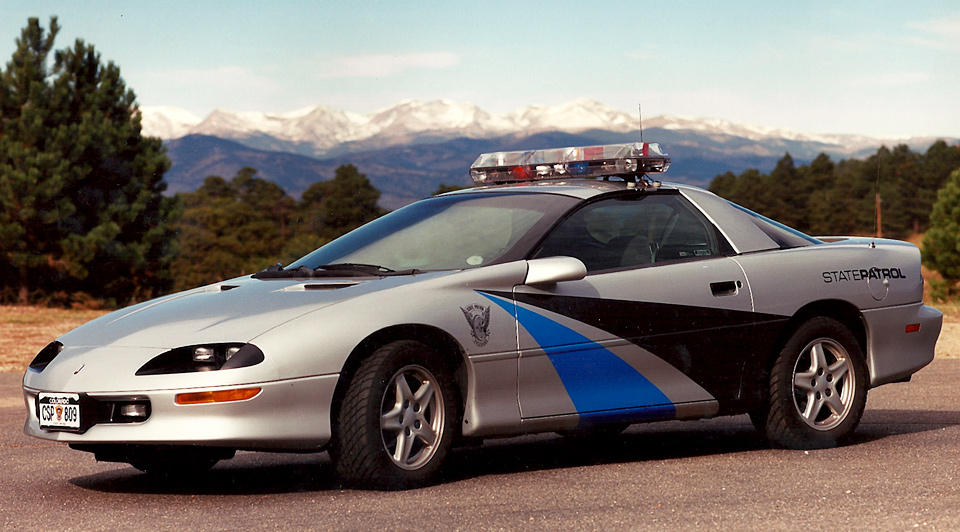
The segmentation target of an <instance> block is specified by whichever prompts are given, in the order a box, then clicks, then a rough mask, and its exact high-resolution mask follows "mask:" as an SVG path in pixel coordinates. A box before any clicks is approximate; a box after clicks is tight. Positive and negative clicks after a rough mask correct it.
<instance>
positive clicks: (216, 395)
mask: <svg viewBox="0 0 960 532" xmlns="http://www.w3.org/2000/svg"><path fill="white" fill-rule="evenodd" d="M259 394H260V388H239V389H236V390H217V391H213V392H191V393H178V394H177V396H176V397H175V398H174V402H176V403H177V404H178V405H200V404H207V403H230V402H233V401H246V400H247V399H253V398H254V397H256V396H257V395H259Z"/></svg>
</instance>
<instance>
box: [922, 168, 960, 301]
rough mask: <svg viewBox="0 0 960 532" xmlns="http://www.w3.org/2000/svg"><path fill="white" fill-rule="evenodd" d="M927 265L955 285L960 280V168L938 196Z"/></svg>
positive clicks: (927, 242) (927, 243) (925, 247)
mask: <svg viewBox="0 0 960 532" xmlns="http://www.w3.org/2000/svg"><path fill="white" fill-rule="evenodd" d="M923 264H924V265H925V266H927V267H928V268H932V269H934V270H936V271H937V272H939V273H940V275H941V276H943V278H944V280H945V281H947V283H949V285H951V286H952V285H954V284H956V282H957V281H958V280H960V169H958V170H956V171H955V172H953V173H952V174H950V177H949V178H948V179H947V182H946V183H945V184H944V186H943V188H941V189H940V191H939V193H938V194H937V202H936V203H935V204H934V206H933V213H932V214H931V215H930V229H929V230H928V231H927V233H926V234H925V235H924V237H923Z"/></svg>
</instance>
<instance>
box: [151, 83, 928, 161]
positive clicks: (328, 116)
mask: <svg viewBox="0 0 960 532" xmlns="http://www.w3.org/2000/svg"><path fill="white" fill-rule="evenodd" d="M141 113H142V124H143V131H144V134H147V135H150V136H158V137H160V138H162V139H165V140H173V139H176V138H180V137H183V136H186V135H189V134H200V135H208V136H215V137H220V138H224V139H230V140H234V141H237V142H240V143H241V144H245V145H247V146H249V147H251V148H257V149H267V150H274V151H285V152H289V153H298V154H301V155H307V156H311V157H318V158H324V157H328V156H336V155H339V154H343V153H349V152H356V151H366V150H369V149H375V148H376V149H379V148H384V147H388V146H394V145H403V144H410V143H424V142H438V141H443V140H449V139H453V138H459V137H466V138H496V137H502V136H505V135H509V134H527V135H529V134H534V133H540V132H544V131H564V132H567V133H579V132H583V131H589V130H605V131H613V132H618V133H627V132H631V131H633V132H637V134H638V135H639V120H638V118H637V117H636V116H631V115H630V114H628V113H626V112H623V111H620V110H617V109H614V108H612V107H610V106H607V105H605V104H602V103H600V102H597V101H594V100H589V99H585V98H581V99H578V100H573V101H570V102H566V103H562V104H558V105H553V106H543V105H532V106H529V107H525V108H523V109H518V110H515V111H510V112H507V113H500V114H492V113H488V112H486V111H484V110H482V109H480V108H479V107H477V106H476V105H473V104H469V103H458V102H454V101H452V100H434V101H430V102H420V101H417V100H406V101H402V102H400V103H398V104H396V105H393V106H389V107H386V108H383V109H379V110H376V111H374V112H372V113H368V114H359V113H352V112H348V111H341V110H338V109H334V108H331V107H326V106H322V105H317V106H313V107H306V108H302V109H298V110H295V111H291V112H287V113H268V112H259V111H245V112H235V111H229V110H226V109H216V110H214V111H213V112H211V113H210V114H209V115H207V116H206V117H205V118H202V119H201V118H200V117H197V116H196V115H193V114H192V113H189V112H188V111H185V110H182V109H177V108H172V107H144V108H142V109H141ZM644 128H645V129H655V128H659V129H665V130H675V131H695V132H697V133H700V134H706V135H728V136H733V137H742V138H746V139H749V140H754V141H767V140H772V139H786V140H792V141H808V142H816V143H820V144H824V145H828V146H830V151H832V152H834V153H838V154H845V155H847V156H852V155H854V154H855V153H857V152H859V151H862V150H863V149H864V148H867V147H877V146H880V145H883V144H888V145H892V144H899V143H907V144H923V143H926V144H930V143H932V142H933V139H932V138H923V137H917V138H906V139H895V138H888V139H877V138H872V137H867V136H864V135H844V134H817V133H802V132H797V131H793V130H789V129H785V128H775V127H766V126H757V125H752V124H743V123H736V122H731V121H728V120H722V119H714V118H691V117H682V116H669V115H662V116H656V117H652V118H648V119H646V120H645V121H644Z"/></svg>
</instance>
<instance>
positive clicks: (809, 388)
mask: <svg viewBox="0 0 960 532" xmlns="http://www.w3.org/2000/svg"><path fill="white" fill-rule="evenodd" d="M867 387H868V379H867V366H866V363H865V362H864V357H863V352H862V351H861V349H860V344H859V343H858V342H857V340H856V338H854V336H853V334H852V333H851V332H850V331H849V330H848V329H847V328H846V327H844V326H843V325H842V324H841V323H840V322H838V321H836V320H833V319H830V318H824V317H818V318H813V319H811V320H809V321H807V322H806V323H804V324H803V325H801V326H800V327H799V328H798V329H797V330H796V332H794V333H793V336H791V337H790V340H789V341H788V342H787V343H786V345H785V346H784V347H783V349H782V350H781V351H780V353H779V355H778V356H777V359H776V361H775V362H774V365H773V369H772V370H771V372H770V401H769V408H767V409H763V410H758V411H756V412H752V413H751V416H750V418H751V421H753V423H754V425H756V426H757V427H758V428H762V431H763V432H764V433H765V435H766V437H767V439H768V440H769V441H770V443H772V444H773V445H774V446H777V447H785V448H789V449H818V448H824V447H835V446H836V445H838V444H839V443H841V442H842V441H843V440H844V439H845V438H847V437H848V436H850V434H852V433H853V431H854V430H855V429H856V428H857V425H858V424H859V423H860V417H861V416H862V415H863V410H864V408H865V406H866V402H867Z"/></svg>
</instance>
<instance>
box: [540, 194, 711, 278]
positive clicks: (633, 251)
mask: <svg viewBox="0 0 960 532" xmlns="http://www.w3.org/2000/svg"><path fill="white" fill-rule="evenodd" d="M719 254H720V245H719V242H718V237H717V232H716V230H715V229H714V228H713V226H712V225H711V224H710V223H709V222H708V221H707V220H706V218H704V217H703V215H701V214H700V213H699V212H697V211H696V210H695V209H694V208H693V207H691V206H690V205H689V203H687V202H686V200H684V199H683V198H682V197H681V196H679V195H676V194H653V195H640V194H637V195H630V196H621V197H616V198H610V199H606V200H602V201H598V202H596V203H591V204H589V205H587V206H585V207H583V208H582V209H580V210H578V211H577V212H575V213H573V214H572V215H570V217H568V218H567V219H566V220H564V221H563V222H562V223H561V224H560V225H559V226H558V227H557V228H556V229H554V231H553V232H552V233H550V234H549V235H547V237H546V239H544V241H543V243H542V244H541V246H540V250H539V251H538V252H537V253H536V254H535V255H536V256H537V257H553V256H559V255H566V256H571V257H576V258H578V259H580V260H581V261H583V263H584V264H585V265H586V266H587V270H588V271H598V270H610V269H615V268H630V267H637V266H643V265H646V264H654V263H661V262H669V261H674V260H688V259H696V258H708V257H713V256H717V255H719Z"/></svg>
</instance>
